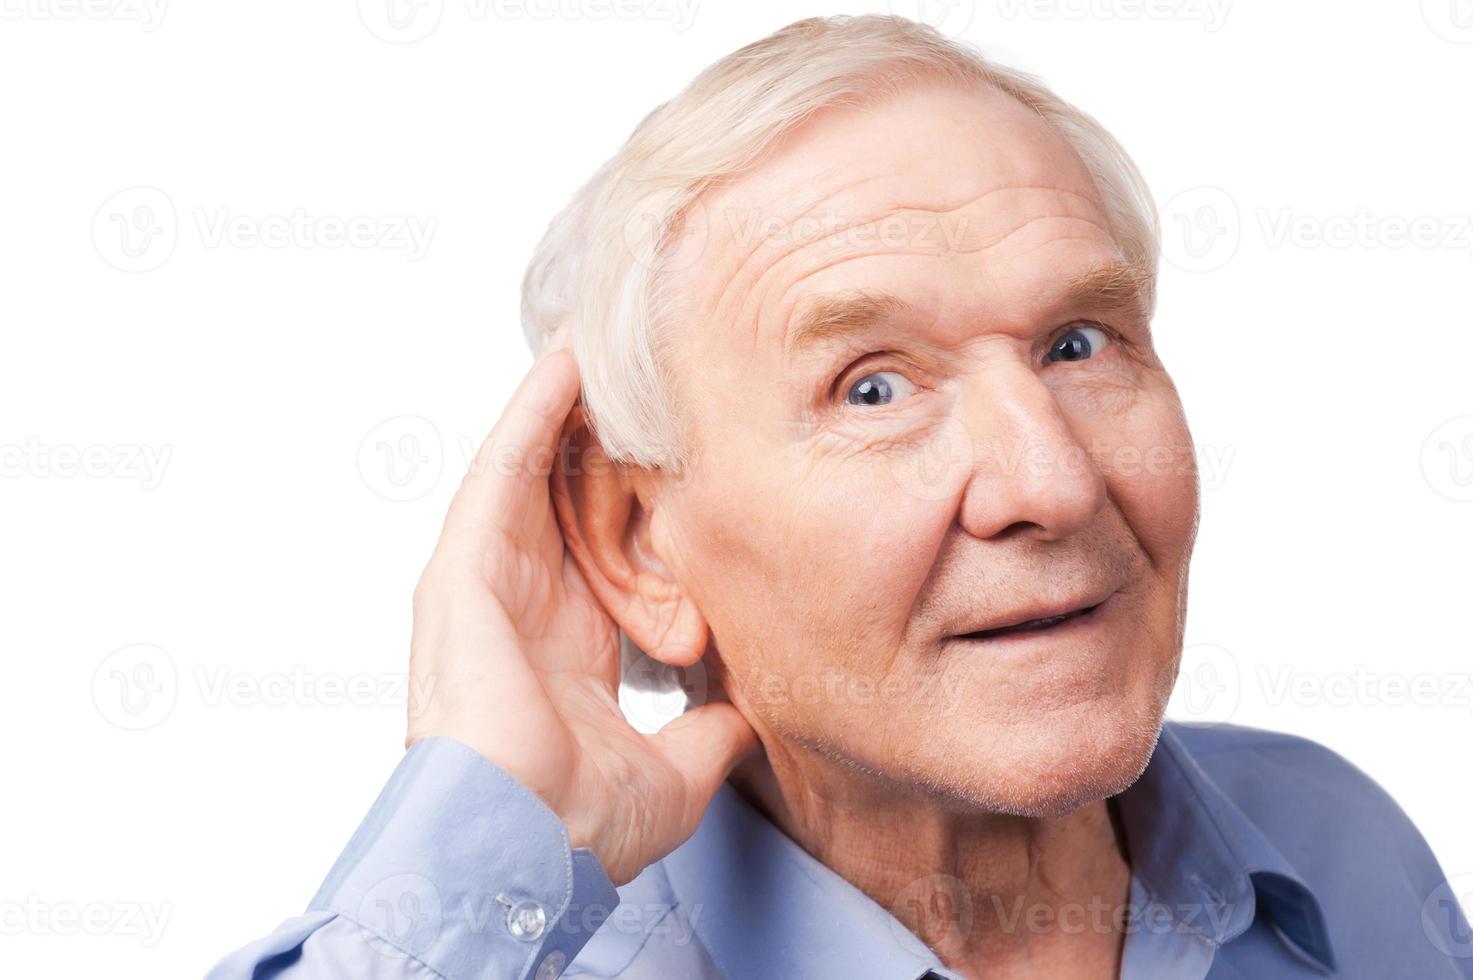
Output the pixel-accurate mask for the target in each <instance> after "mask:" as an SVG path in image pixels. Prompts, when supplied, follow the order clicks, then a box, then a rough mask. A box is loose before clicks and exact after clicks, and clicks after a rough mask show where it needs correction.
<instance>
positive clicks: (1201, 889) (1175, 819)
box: [1115, 722, 1335, 973]
mask: <svg viewBox="0 0 1473 980" xmlns="http://www.w3.org/2000/svg"><path fill="white" fill-rule="evenodd" d="M1115 804H1116V806H1117V808H1118V810H1119V813H1120V818H1121V822H1122V823H1123V824H1124V827H1125V836H1126V841H1127V844H1128V846H1129V848H1130V863H1131V872H1132V874H1134V875H1135V876H1136V877H1137V878H1138V879H1140V881H1141V883H1142V884H1143V885H1144V886H1145V889H1146V891H1147V893H1148V894H1149V895H1150V897H1151V899H1152V901H1153V902H1159V903H1160V904H1162V905H1164V906H1166V907H1167V908H1168V909H1171V910H1172V911H1173V913H1174V914H1176V915H1177V918H1178V922H1179V924H1180V926H1181V928H1183V929H1186V930H1188V931H1195V932H1197V933H1199V934H1200V935H1202V936H1203V937H1204V938H1206V939H1208V940H1210V941H1211V942H1212V943H1213V945H1216V946H1220V945H1222V944H1224V943H1227V942H1229V941H1231V940H1233V939H1235V938H1236V937H1238V936H1239V935H1241V934H1242V933H1243V932H1244V931H1245V930H1247V928H1248V927H1249V926H1250V925H1252V924H1253V921H1254V917H1255V915H1258V914H1262V915H1263V916H1264V917H1265V918H1266V919H1267V920H1268V921H1269V923H1270V924H1271V925H1272V926H1273V928H1274V931H1275V933H1276V934H1277V935H1278V937H1279V939H1280V940H1281V941H1283V942H1284V944H1285V945H1286V946H1287V947H1288V948H1289V950H1290V951H1291V952H1293V953H1295V954H1296V955H1299V956H1301V957H1305V958H1307V959H1309V960H1310V961H1311V962H1312V963H1314V964H1315V965H1316V966H1318V967H1319V968H1320V969H1321V970H1322V971H1324V972H1326V973H1331V972H1333V971H1334V969H1335V955H1334V951H1333V949H1332V948H1331V946H1330V939H1329V934H1328V930H1327V929H1326V926H1325V919H1324V914H1323V913H1322V911H1321V909H1320V904H1319V902H1318V901H1317V900H1316V899H1315V896H1314V893H1313V892H1311V891H1310V888H1309V886H1308V885H1307V884H1306V883H1305V881H1304V879H1303V878H1302V877H1301V876H1300V874H1299V873H1298V872H1297V871H1296V870H1295V869H1294V867H1293V865H1291V864H1290V863H1289V860H1288V859H1287V858H1286V857H1284V855H1283V853H1282V852H1281V851H1280V850H1279V849H1278V848H1277V847H1276V846H1275V845H1274V843H1273V842H1272V841H1271V840H1269V838H1268V837H1267V836H1266V835H1265V834H1264V832H1263V829H1262V828H1261V827H1259V826H1258V825H1257V824H1256V823H1254V822H1253V821H1252V820H1251V819H1250V818H1249V817H1248V815H1247V814H1246V813H1244V812H1243V811H1242V809H1241V808H1239V807H1238V805H1237V804H1235V803H1234V802H1233V801H1232V799H1230V798H1229V797H1228V795H1227V793H1225V792H1224V791H1223V789H1222V788H1221V787H1219V786H1218V785H1217V783H1215V782H1214V781H1213V780H1212V778H1211V777H1210V776H1209V775H1208V774H1207V772H1206V771H1205V770H1204V769H1203V768H1202V766H1201V765H1200V764H1199V763H1198V762H1197V760H1196V759H1194V758H1193V757H1192V755H1191V753H1190V752H1189V751H1188V749H1187V748H1186V746H1185V745H1184V744H1183V742H1182V740H1181V738H1180V737H1179V736H1178V734H1177V726H1176V724H1175V723H1172V722H1167V723H1166V725H1165V726H1164V727H1163V728H1162V730H1161V735H1160V738H1159V739H1158V740H1157V743H1156V751H1155V752H1154V753H1153V754H1152V756H1151V762H1150V764H1149V765H1148V766H1147V767H1146V771H1145V773H1143V774H1142V776H1141V778H1140V779H1139V780H1137V781H1136V782H1135V784H1134V785H1132V786H1131V787H1130V788H1129V789H1127V790H1126V791H1125V792H1123V793H1121V794H1119V795H1118V796H1117V797H1115ZM1188 920H1190V921H1188Z"/></svg>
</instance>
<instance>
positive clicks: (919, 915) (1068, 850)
mask: <svg viewBox="0 0 1473 980" xmlns="http://www.w3.org/2000/svg"><path fill="white" fill-rule="evenodd" d="M763 742H764V745H765V747H766V749H767V751H766V753H765V754H763V753H759V754H757V755H755V756H753V757H750V758H749V759H747V760H746V761H745V762H743V763H742V764H741V765H739V766H738V767H737V768H736V769H735V770H733V772H732V774H731V776H730V782H731V783H732V785H733V787H734V788H735V789H736V790H737V791H738V792H739V793H740V794H741V795H742V796H743V797H744V798H745V799H747V800H748V801H749V802H750V803H752V804H753V805H754V806H755V807H757V809H758V810H760V811H761V812H762V813H763V814H764V815H766V817H767V818H768V819H769V820H771V821H772V822H773V823H774V824H776V825H777V826H778V827H779V828H780V829H781V830H782V831H783V832H784V833H786V834H787V835H788V836H789V837H791V838H792V839H793V840H794V841H795V842H797V843H798V844H799V845H800V846H801V847H802V848H803V849H804V850H806V851H807V852H808V853H809V854H811V855H813V856H814V857H815V858H817V859H818V860H819V861H821V862H823V863H824V864H825V865H827V866H828V867H829V868H832V869H833V870H834V871H835V872H837V873H838V874H839V875H841V876H842V877H843V878H845V879H846V880H847V881H849V882H850V883H852V884H853V885H854V886H855V887H857V888H859V889H860V890H861V891H863V892H864V893H865V894H866V895H868V896H869V897H870V898H871V899H873V900H874V901H875V902H877V903H879V904H880V905H881V906H883V907H885V908H887V909H888V910H889V911H890V912H891V914H892V915H894V916H895V917H896V918H897V919H898V920H899V921H900V922H901V923H902V924H903V925H904V926H905V927H906V928H907V929H909V930H910V931H911V932H913V933H915V935H917V936H918V937H920V939H921V940H922V941H923V942H925V943H926V944H927V945H928V946H929V947H931V949H932V950H933V951H934V952H935V953H936V955H937V958H938V959H940V960H941V962H942V963H944V964H945V965H946V966H947V967H948V968H949V969H951V970H954V971H956V972H957V973H959V974H962V975H964V976H982V975H984V973H985V975H986V976H987V977H989V978H992V977H1013V976H1018V977H1024V976H1052V977H1059V978H1082V977H1090V978H1102V977H1117V976H1119V970H1120V954H1121V950H1122V948H1123V945H1124V938H1125V937H1124V933H1123V931H1122V928H1123V926H1124V925H1125V922H1124V921H1123V920H1122V918H1121V916H1120V914H1119V913H1120V911H1121V910H1123V909H1124V908H1125V906H1126V903H1127V902H1128V900H1129V892H1130V865H1129V862H1128V858H1127V856H1126V850H1125V844H1124V835H1123V833H1122V832H1121V830H1120V828H1119V826H1118V823H1117V820H1116V818H1115V815H1114V808H1113V806H1111V805H1110V804H1109V803H1108V801H1106V800H1097V801H1095V802H1093V803H1089V804H1086V805H1085V806H1082V807H1080V808H1079V809H1077V810H1074V811H1072V812H1070V813H1068V814H1064V815H1062V816H1049V817H1020V816H1014V815H1010V814H999V813H992V812H988V811H985V810H979V809H978V808H977V807H975V806H974V805H971V804H968V803H966V802H963V801H959V800H956V799H949V798H946V797H944V796H942V795H939V794H937V793H936V792H934V791H933V790H928V789H926V788H925V787H921V786H907V785H904V784H898V783H896V782H894V781H891V780H887V779H885V778H884V777H880V776H878V775H876V774H873V773H869V772H866V771H864V770H861V769H858V768H855V767H853V766H849V765H845V764H843V763H841V762H838V761H836V760H834V759H831V758H828V757H826V756H824V755H822V754H821V753H817V752H814V751H812V750H810V749H807V748H806V747H795V746H793V745H791V744H786V743H785V742H784V741H782V740H775V739H770V738H764V740H763Z"/></svg>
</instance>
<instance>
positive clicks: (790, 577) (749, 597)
mask: <svg viewBox="0 0 1473 980" xmlns="http://www.w3.org/2000/svg"><path fill="white" fill-rule="evenodd" d="M727 446H728V449H729V450H731V451H729V452H723V453H722V454H721V457H720V458H716V457H713V456H710V455H708V456H706V457H705V459H704V460H703V466H702V471H701V473H700V475H699V476H698V477H697V478H695V479H693V480H692V481H691V483H690V484H689V485H688V486H687V487H686V488H685V490H684V492H683V493H682V506H681V508H680V511H681V523H682V524H683V525H684V527H685V528H686V531H685V533H683V534H682V535H681V538H682V540H683V541H684V542H686V543H688V546H686V547H682V549H681V551H682V565H684V566H685V567H686V575H687V577H688V579H689V580H690V591H691V594H692V595H693V597H695V599H696V602H697V605H698V606H699V607H700V609H701V610H702V612H703V613H704V614H705V615H706V619H707V621H708V622H709V623H710V625H711V630H712V634H713V636H714V637H715V639H716V642H717V645H718V648H719V649H720V650H721V651H722V656H723V659H724V660H725V661H726V663H727V664H728V666H729V667H732V668H736V669H737V670H741V669H743V668H746V669H751V668H753V667H760V668H761V669H764V670H771V671H779V672H783V673H786V674H790V675H791V674H792V673H793V672H812V671H814V670H816V669H823V668H827V667H832V668H834V669H838V670H842V671H844V672H858V673H863V674H870V673H877V672H879V671H880V670H882V669H883V668H884V667H885V666H887V665H888V664H889V662H890V660H891V658H892V657H893V656H894V653H895V651H896V650H897V649H898V646H899V643H900V640H901V638H902V637H903V636H904V631H905V627H906V624H907V622H908V620H909V616H910V611H911V609H912V608H913V606H914V602H915V599H916V596H917V595H918V594H919V592H920V590H921V588H922V586H923V585H924V583H925V581H926V577H927V575H928V574H929V573H930V571H931V567H932V565H933V563H934V557H935V553H936V549H937V547H938V546H939V542H940V540H941V539H942V537H943V536H944V535H945V532H946V529H947V527H948V526H949V524H950V521H951V517H952V511H951V509H950V506H951V505H950V504H949V502H947V501H942V500H929V499H926V498H925V497H923V496H918V495H915V494H909V493H906V492H904V488H903V487H902V486H901V485H900V484H898V483H897V480H896V479H895V477H894V475H893V473H892V470H891V467H889V466H888V465H887V462H886V460H885V458H884V457H883V455H882V454H881V455H874V456H870V457H867V458H855V457H846V458H842V459H839V458H810V457H806V456H798V455H797V453H798V450H796V449H792V450H789V449H780V448H779V449H774V448H773V447H771V446H768V447H766V448H765V449H759V448H758V447H748V448H749V449H750V450H751V451H750V452H738V451H736V450H735V448H734V447H732V444H730V443H728V444H727ZM759 461H760V462H759Z"/></svg>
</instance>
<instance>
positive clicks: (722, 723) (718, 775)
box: [652, 702, 761, 818]
mask: <svg viewBox="0 0 1473 980" xmlns="http://www.w3.org/2000/svg"><path fill="white" fill-rule="evenodd" d="M652 737H653V739H654V742H655V744H656V745H657V746H659V748H660V751H661V752H662V753H663V754H664V756H665V758H666V759H668V760H669V762H670V764H671V765H673V766H674V767H675V768H676V769H678V770H680V772H681V773H683V774H684V775H685V778H686V783H687V785H689V786H690V787H691V790H692V791H693V792H694V794H695V797H696V798H695V799H694V800H693V801H692V802H694V803H696V804H697V805H698V806H699V810H698V811H697V813H696V816H697V818H699V816H700V814H701V813H704V812H705V810H706V806H707V804H709V803H710V802H711V797H713V796H715V795H716V790H717V788H718V787H719V786H720V785H721V783H722V781H723V780H725V779H726V777H727V775H728V774H729V773H730V772H731V770H732V769H733V768H735V767H736V764H737V763H738V762H741V761H742V760H743V759H745V758H746V757H747V756H748V755H751V754H752V753H753V752H755V751H756V750H757V748H758V746H759V745H760V744H761V742H760V740H759V739H758V738H757V733H756V731H754V730H753V728H752V726H751V725H750V724H748V723H747V719H745V718H743V717H742V713H741V712H740V711H738V710H737V709H736V708H735V707H733V706H732V705H731V704H729V703H726V702H717V703H714V704H704V705H702V706H700V707H699V708H692V709H691V710H689V711H687V712H686V713H685V714H683V715H681V716H680V717H679V718H676V719H675V720H674V721H671V722H670V723H668V724H667V725H665V727H664V728H661V729H660V730H659V732H657V733H656V734H655V735H654V736H652Z"/></svg>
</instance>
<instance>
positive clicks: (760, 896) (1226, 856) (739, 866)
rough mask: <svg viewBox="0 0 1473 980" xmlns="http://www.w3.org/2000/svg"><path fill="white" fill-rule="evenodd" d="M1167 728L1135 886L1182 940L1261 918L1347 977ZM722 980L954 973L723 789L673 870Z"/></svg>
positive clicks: (1260, 840) (1222, 935)
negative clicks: (1171, 919)
mask: <svg viewBox="0 0 1473 980" xmlns="http://www.w3.org/2000/svg"><path fill="white" fill-rule="evenodd" d="M1173 727H1174V725H1173V723H1171V722H1168V723H1166V725H1165V726H1164V727H1163V728H1162V731H1161V734H1160V737H1159V738H1158V740H1157V744H1156V749H1155V751H1154V752H1153V754H1152V756H1151V761H1150V763H1149V764H1148V765H1147V767H1146V770H1145V772H1144V773H1142V775H1141V777H1140V778H1139V779H1138V780H1136V782H1135V783H1134V784H1133V785H1132V786H1130V788H1128V789H1127V790H1125V791H1124V792H1123V793H1121V794H1119V795H1118V796H1116V797H1115V803H1116V806H1117V808H1118V812H1119V814H1120V818H1121V822H1122V824H1123V825H1124V828H1125V835H1126V841H1127V844H1128V846H1129V848H1130V855H1131V872H1132V875H1133V876H1134V877H1135V879H1136V880H1137V882H1139V884H1141V885H1142V886H1144V889H1145V891H1146V893H1147V895H1148V896H1149V897H1150V900H1151V901H1152V902H1153V903H1159V904H1160V905H1162V906H1165V908H1166V909H1167V910H1169V912H1170V914H1172V915H1173V916H1174V917H1175V918H1176V923H1175V924H1174V927H1175V928H1178V929H1180V930H1184V931H1188V932H1196V933H1198V934H1200V935H1201V936H1202V937H1203V938H1205V939H1207V940H1208V941H1210V942H1211V943H1212V944H1213V945H1214V946H1220V945H1222V944H1224V943H1227V942H1229V941H1231V940H1232V939H1234V938H1236V937H1237V936H1238V935H1240V934H1241V933H1243V932H1244V931H1245V930H1246V929H1247V928H1248V927H1249V926H1250V925H1251V924H1252V923H1253V920H1254V916H1255V914H1257V913H1258V912H1259V911H1262V913H1263V914H1264V915H1266V916H1267V917H1268V918H1269V920H1270V921H1271V923H1272V924H1273V927H1274V930H1275V932H1276V934H1277V935H1278V936H1279V938H1280V940H1282V941H1283V942H1284V944H1285V945H1286V946H1287V947H1288V948H1289V950H1290V951H1291V952H1292V953H1294V954H1296V955H1298V956H1300V957H1303V958H1305V959H1307V960H1309V961H1310V962H1311V963H1313V964H1315V965H1317V966H1318V967H1319V968H1320V969H1322V970H1323V971H1324V972H1326V973H1329V972H1333V970H1334V969H1335V959H1334V953H1333V951H1332V950H1331V948H1330V942H1329V938H1328V935H1327V932H1326V928H1325V922H1324V916H1323V914H1322V913H1321V910H1320V906H1319V903H1318V902H1317V901H1316V900H1315V897H1314V895H1313V894H1312V893H1311V892H1310V890H1309V887H1308V885H1306V884H1305V882H1304V880H1303V879H1302V878H1301V877H1300V875H1299V874H1298V873H1297V872H1296V871H1295V870H1294V868H1293V867H1292V866H1291V865H1290V864H1289V862H1288V860H1287V859H1286V858H1285V857H1284V856H1283V854H1282V853H1281V852H1280V851H1279V850H1278V848H1276V847H1275V846H1274V845H1273V843H1272V842H1271V841H1269V839H1268V838H1267V837H1266V836H1265V835H1264V833H1263V831H1262V830H1261V829H1260V828H1259V827H1258V826H1257V825H1256V824H1254V823H1253V822H1252V821H1251V820H1250V819H1249V818H1248V816H1247V815H1246V814H1245V813H1243V811H1242V810H1241V809H1239V808H1238V806H1237V805H1236V804H1234V803H1233V802H1232V800H1230V799H1229V798H1228V796H1227V795H1226V794H1225V793H1224V792H1223V790H1222V789H1221V788H1220V787H1218V786H1217V784H1216V783H1214V782H1213V781H1212V780H1211V778H1209V777H1208V775H1207V773H1206V772H1205V771H1204V770H1203V769H1202V767H1201V766H1200V765H1199V764H1198V763H1197V762H1196V760H1194V759H1193V758H1192V757H1191V755H1190V753H1189V752H1188V751H1187V749H1186V748H1185V746H1184V745H1183V744H1182V742H1181V740H1180V739H1179V738H1178V737H1177V735H1176V733H1175V732H1174V731H1173ZM662 864H663V866H664V868H665V872H666V874H667V876H668V877H669V881H670V885H671V887H672V889H673V890H674V893H675V895H676V897H677V898H678V900H679V901H680V902H681V903H682V904H684V905H685V906H687V908H688V909H689V910H690V915H691V918H692V921H693V923H694V926H695V929H696V932H697V933H698V934H699V935H700V937H701V940H702V941H703V943H704V944H705V946H706V948H707V950H708V951H709V952H710V954H711V956H712V958H713V959H714V960H715V962H716V964H717V966H718V967H719V968H720V969H721V970H722V971H724V973H725V975H727V976H729V977H731V978H732V980H757V978H767V977H773V976H848V977H856V978H858V977H886V978H890V977H893V978H896V980H902V978H908V980H915V978H918V977H922V976H924V975H925V973H926V971H927V970H936V971H937V972H944V969H945V968H944V967H943V966H942V964H941V962H940V961H939V959H937V957H936V955H935V954H934V953H933V952H932V951H931V950H930V948H928V947H927V946H926V945H925V944H924V943H923V942H921V941H920V939H919V938H918V937H916V936H915V934H914V933H912V932H911V931H910V930H909V929H907V928H905V926H904V925H902V924H901V923H900V921H899V920H898V919H896V918H895V917H894V916H893V915H891V914H890V912H889V911H888V910H887V909H885V908H883V907H882V906H880V905H879V904H878V903H876V902H875V901H874V900H873V899H871V898H870V897H869V896H867V895H865V894H864V893H863V892H862V891H860V890H859V889H858V888H856V887H855V886H853V885H852V884H850V883H849V882H848V881H846V880H844V879H843V878H842V877H840V876H839V874H838V873H837V872H835V871H833V870H832V869H830V868H828V867H827V866H826V865H824V864H822V863H821V862H820V861H818V860H817V859H816V858H814V857H813V856H812V855H810V854H809V853H808V852H807V851H805V850H803V848H801V847H800V846H798V844H797V843H795V842H794V841H793V840H792V839H790V838H789V837H788V836H787V835H786V834H784V833H783V832H782V831H781V830H779V829H778V828H777V827H776V826H775V825H774V824H772V823H771V822H770V821H769V820H767V819H766V818H765V817H764V816H763V815H762V814H761V813H760V812H759V811H757V810H756V809H755V808H754V807H753V806H752V805H751V804H750V803H748V802H747V801H746V800H745V799H743V798H742V796H741V795H740V794H739V793H737V791H736V790H735V789H734V788H733V787H732V786H731V784H729V783H723V784H722V785H721V788H720V789H719V790H718V791H717V793H716V796H715V797H714V798H713V799H712V801H711V805H710V806H709V807H708V808H707V811H706V814H705V816H704V818H703V819H702V821H701V824H700V826H699V827H698V828H697V829H696V832H695V833H694V834H693V835H692V836H691V838H690V840H688V841H686V843H685V844H683V845H681V846H680V847H678V848H676V849H675V850H674V851H673V852H671V853H670V854H669V855H667V856H666V857H665V859H664V861H663V862H662Z"/></svg>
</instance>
